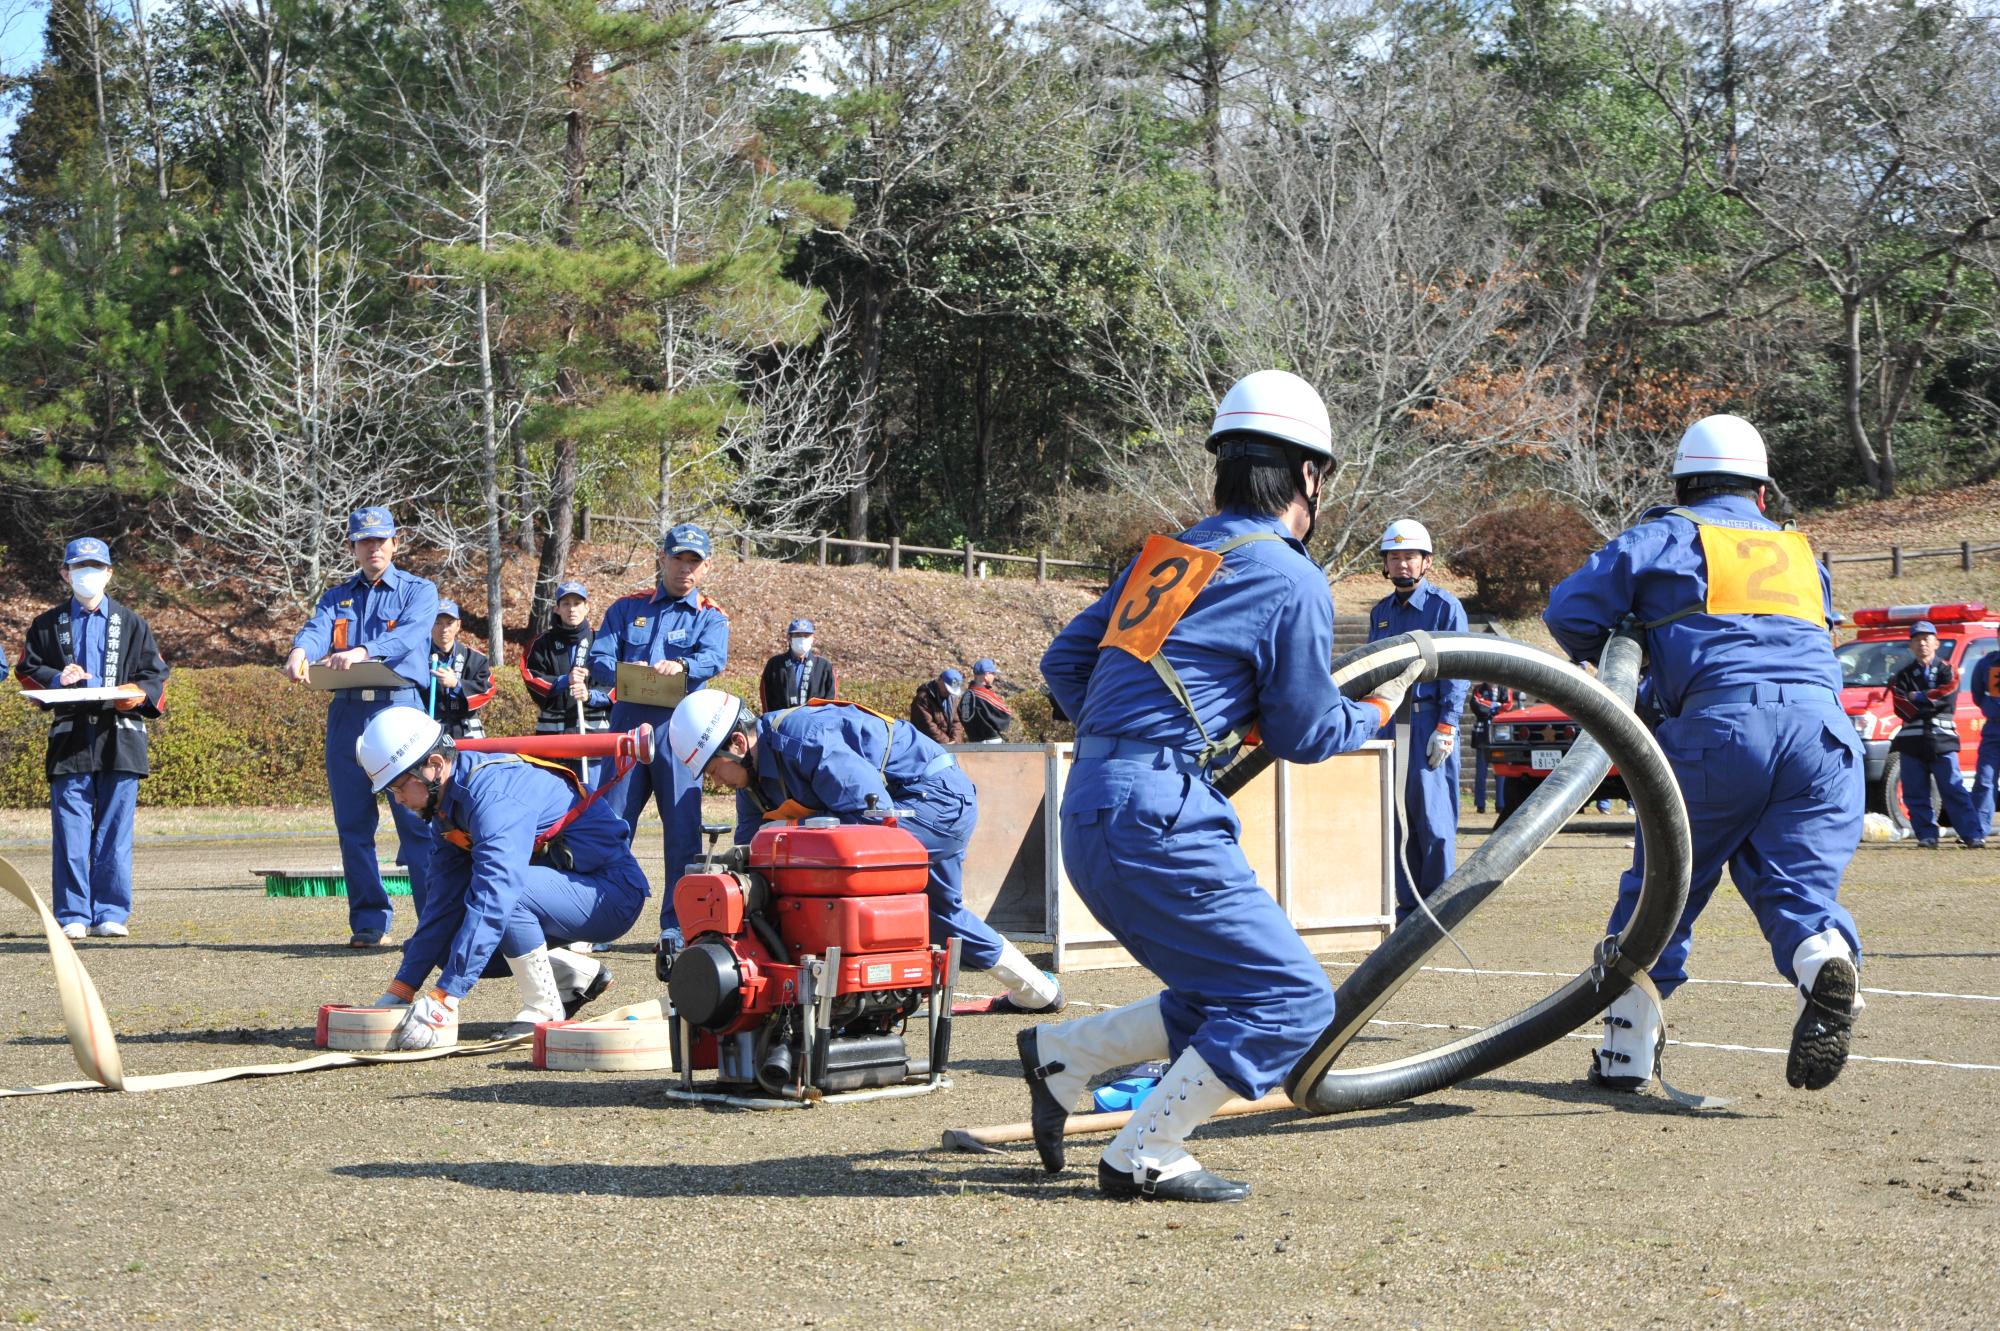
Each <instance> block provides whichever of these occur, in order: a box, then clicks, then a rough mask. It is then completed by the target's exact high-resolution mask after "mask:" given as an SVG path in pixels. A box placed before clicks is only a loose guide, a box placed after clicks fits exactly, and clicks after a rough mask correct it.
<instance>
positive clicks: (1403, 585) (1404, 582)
mask: <svg viewBox="0 0 2000 1331" xmlns="http://www.w3.org/2000/svg"><path fill="white" fill-rule="evenodd" d="M1389 581H1391V582H1393V583H1395V584H1396V586H1397V588H1398V589H1399V590H1401V591H1408V590H1410V588H1412V587H1414V586H1416V585H1417V580H1416V579H1415V578H1412V577H1410V576H1408V575H1407V574H1406V575H1404V576H1403V577H1400V578H1398V577H1394V576H1392V577H1390V579H1389Z"/></svg>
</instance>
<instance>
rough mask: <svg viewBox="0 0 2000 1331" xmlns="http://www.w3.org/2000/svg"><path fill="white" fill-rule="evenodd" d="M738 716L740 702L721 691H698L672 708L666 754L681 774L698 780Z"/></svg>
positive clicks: (668, 725) (734, 725)
mask: <svg viewBox="0 0 2000 1331" xmlns="http://www.w3.org/2000/svg"><path fill="white" fill-rule="evenodd" d="M741 715H743V701H742V699H740V698H737V697H736V696H735V695H733V694H729V693H724V692H723V691H722V690H721V689H698V690H696V691H695V692H693V693H690V694H689V695H688V696H687V697H685V698H683V699H681V702H680V705H679V706H678V707H676V708H674V714H673V718H672V719H671V720H669V721H668V722H667V750H668V752H670V753H672V754H673V755H674V761H675V762H677V763H679V764H680V765H681V767H682V769H683V770H685V771H686V772H687V773H688V774H689V775H690V776H693V777H696V778H699V777H700V776H701V770H702V768H704V767H707V766H708V760H709V759H711V758H713V757H714V756H715V752H716V750H717V749H720V748H721V747H722V745H723V743H724V741H726V740H727V739H728V738H729V735H730V732H731V731H733V730H735V729H736V719H737V718H738V717H739V716H741Z"/></svg>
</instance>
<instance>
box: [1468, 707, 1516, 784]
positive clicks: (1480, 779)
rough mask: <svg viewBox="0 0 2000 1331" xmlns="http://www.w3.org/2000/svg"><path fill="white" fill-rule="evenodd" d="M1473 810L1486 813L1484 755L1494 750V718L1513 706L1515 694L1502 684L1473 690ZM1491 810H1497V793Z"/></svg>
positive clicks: (1485, 759) (1485, 760)
mask: <svg viewBox="0 0 2000 1331" xmlns="http://www.w3.org/2000/svg"><path fill="white" fill-rule="evenodd" d="M1471 697H1472V718H1473V720H1472V754H1473V761H1472V807H1473V809H1474V810H1475V811H1476V812H1479V813H1485V812H1486V768H1487V751H1488V750H1489V749H1491V748H1492V747H1493V718H1494V717H1496V716H1498V715H1500V713H1502V712H1504V711H1506V710H1507V709H1508V708H1509V707H1512V706H1513V705H1514V691H1513V690H1512V689H1510V688H1508V687H1507V686H1506V685H1505V684H1475V685H1473V686H1472V695H1471ZM1493 807H1494V809H1495V810H1496V811H1497V810H1499V809H1500V793H1499V792H1498V791H1495V792H1494V795H1493Z"/></svg>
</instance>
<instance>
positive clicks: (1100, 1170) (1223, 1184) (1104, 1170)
mask: <svg viewBox="0 0 2000 1331" xmlns="http://www.w3.org/2000/svg"><path fill="white" fill-rule="evenodd" d="M1147 1175H1148V1177H1147V1179H1146V1181H1145V1182H1144V1183H1137V1182H1134V1181H1133V1178H1132V1176H1131V1175H1130V1174H1127V1173H1126V1172H1125V1171H1124V1170H1122V1169H1113V1168H1112V1167H1111V1166H1110V1165H1108V1164H1106V1163H1105V1162H1104V1161H1102V1160H1099V1161H1098V1162H1097V1190H1098V1191H1099V1192H1101V1193H1103V1194H1104V1195H1105V1196H1106V1197H1109V1198H1110V1199H1111V1200H1112V1201H1114V1202H1133V1201H1138V1202H1240V1201H1242V1200H1243V1199H1244V1198H1246V1197H1248V1196H1249V1195H1250V1185H1249V1184H1248V1183H1238V1182H1237V1181H1236V1180H1235V1179H1227V1178H1224V1177H1222V1175H1220V1174H1211V1173H1209V1172H1208V1171H1207V1170H1206V1169H1196V1170H1192V1171H1190V1172H1188V1173H1186V1174H1176V1175H1174V1177H1172V1178H1167V1179H1163V1178H1161V1177H1159V1174H1158V1172H1157V1171H1154V1170H1148V1171H1147Z"/></svg>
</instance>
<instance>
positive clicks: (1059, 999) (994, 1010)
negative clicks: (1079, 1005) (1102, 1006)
mask: <svg viewBox="0 0 2000 1331" xmlns="http://www.w3.org/2000/svg"><path fill="white" fill-rule="evenodd" d="M1068 1006H1069V996H1068V995H1067V994H1065V993H1063V991H1062V983H1061V982H1060V981H1058V982H1057V983H1056V997H1055V1001H1054V1002H1052V1003H1050V1004H1049V1005H1048V1006H1047V1007H1022V1006H1021V1005H1020V1004H1019V1003H1016V1002H1015V1001H1014V995H1012V994H1002V995H1000V997H998V998H996V999H994V1000H993V1006H992V1007H989V1008H987V1009H986V1014H987V1015H988V1016H993V1015H996V1014H999V1013H1006V1014H1009V1015H1011V1016H1022V1017H1046V1016H1049V1015H1051V1014H1052V1013H1056V1012H1060V1011H1062V1010H1063V1009H1064V1008H1066V1007H1068Z"/></svg>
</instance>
